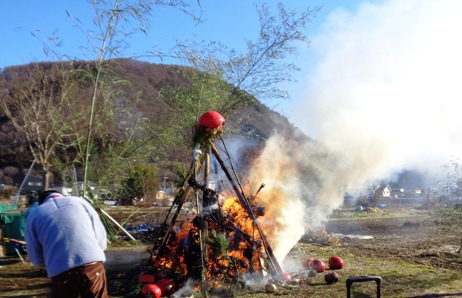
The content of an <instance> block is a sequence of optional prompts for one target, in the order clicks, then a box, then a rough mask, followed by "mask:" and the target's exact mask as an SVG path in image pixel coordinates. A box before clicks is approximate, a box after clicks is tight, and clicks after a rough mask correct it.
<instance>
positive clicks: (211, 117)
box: [197, 111, 226, 129]
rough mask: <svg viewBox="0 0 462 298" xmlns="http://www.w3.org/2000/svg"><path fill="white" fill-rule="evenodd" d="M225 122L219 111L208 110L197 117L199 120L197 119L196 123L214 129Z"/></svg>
mask: <svg viewBox="0 0 462 298" xmlns="http://www.w3.org/2000/svg"><path fill="white" fill-rule="evenodd" d="M225 122H226V121H225V118H224V117H223V116H222V115H221V114H220V113H218V112H215V111H208V112H205V113H204V114H202V116H200V117H199V120H197V125H198V126H205V127H208V128H212V129H214V128H219V127H221V126H223V125H225Z"/></svg>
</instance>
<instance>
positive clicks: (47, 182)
mask: <svg viewBox="0 0 462 298" xmlns="http://www.w3.org/2000/svg"><path fill="white" fill-rule="evenodd" d="M50 178H51V172H49V171H47V170H45V173H44V174H43V190H44V191H45V190H48V189H49V188H50V180H51V179H50Z"/></svg>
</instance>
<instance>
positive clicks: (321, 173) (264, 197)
mask: <svg viewBox="0 0 462 298" xmlns="http://www.w3.org/2000/svg"><path fill="white" fill-rule="evenodd" d="M460 11H462V2H460V1H457V0H455V1H450V0H442V1H423V0H409V1H401V0H390V1H380V2H377V4H371V3H368V2H364V3H363V4H362V5H360V6H358V8H357V10H355V11H346V10H337V11H335V12H333V13H332V14H331V15H330V16H329V17H328V19H327V21H326V22H325V23H324V24H323V26H322V27H321V30H320V32H319V34H317V35H316V36H314V37H313V38H312V44H311V45H312V48H311V51H314V58H315V59H314V61H316V62H315V65H314V67H313V66H312V65H310V67H313V68H312V70H311V71H310V74H309V77H308V78H307V79H306V81H305V82H303V83H305V84H306V85H307V89H306V92H305V94H303V96H300V97H299V98H297V99H296V100H295V101H294V104H295V106H294V108H293V110H294V111H296V112H293V113H292V115H289V118H290V119H291V121H294V123H295V124H296V125H297V126H298V127H299V128H300V129H302V130H303V131H304V132H305V134H306V135H308V136H310V137H312V138H314V139H315V140H316V141H313V142H305V143H303V144H300V143H295V142H293V141H292V140H288V139H286V138H285V137H284V136H282V135H280V134H275V135H274V136H273V137H272V138H271V139H270V140H268V142H267V145H266V148H265V149H264V151H263V152H262V154H261V156H260V158H259V160H258V161H257V164H256V165H255V166H254V167H253V168H252V171H253V172H252V173H251V177H250V181H259V182H261V181H264V182H265V183H266V187H265V189H264V190H262V192H261V195H259V200H260V201H261V202H263V204H264V205H265V206H266V208H267V214H266V217H265V218H271V219H272V220H274V221H271V222H265V221H264V220H263V222H262V224H267V225H271V226H272V227H271V228H270V229H267V230H269V231H271V232H270V233H271V234H272V235H271V236H272V237H271V239H272V242H273V243H272V246H273V249H274V251H275V254H276V256H277V257H278V259H279V260H282V259H283V258H284V257H285V255H286V254H287V253H288V251H289V250H290V249H291V248H292V247H293V246H294V244H295V243H296V242H297V241H298V240H299V238H300V236H302V235H303V233H304V230H305V228H307V227H310V226H316V225H319V224H321V223H322V221H323V220H324V219H326V217H327V216H328V215H329V214H330V213H331V212H332V211H333V210H334V209H335V208H337V207H339V206H341V205H342V204H343V190H345V189H348V188H355V187H364V186H366V185H367V184H368V183H369V182H370V181H374V180H376V179H386V178H387V177H390V176H391V175H393V173H396V172H398V171H400V170H403V169H414V170H418V171H421V172H424V173H427V174H435V175H437V174H438V173H439V171H440V170H441V166H442V165H443V164H445V163H447V161H448V160H449V159H450V158H451V157H454V156H457V155H458V154H460V152H462V135H461V134H460V131H461V128H462V120H461V119H462V117H460V115H459V114H460V111H461V110H462V100H461V99H462V88H460V82H461V81H462V80H461V79H462V71H461V70H462V55H460V53H462V42H461V41H460V40H459V38H458V36H459V28H462V18H460V16H459V13H460ZM308 54H310V53H308ZM311 54H313V53H312V52H311ZM259 182H258V183H259ZM255 188H258V185H256V186H255Z"/></svg>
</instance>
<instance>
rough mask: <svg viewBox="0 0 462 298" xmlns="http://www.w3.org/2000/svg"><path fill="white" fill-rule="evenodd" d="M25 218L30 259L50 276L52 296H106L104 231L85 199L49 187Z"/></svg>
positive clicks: (105, 240) (94, 211) (105, 244)
mask: <svg viewBox="0 0 462 298" xmlns="http://www.w3.org/2000/svg"><path fill="white" fill-rule="evenodd" d="M38 204H39V206H38V207H35V208H34V211H33V212H31V213H30V214H29V216H28V218H27V220H26V229H25V240H26V248H27V254H28V256H29V259H30V261H31V262H32V263H33V264H34V265H35V266H37V267H39V268H41V269H44V270H46V272H47V274H48V277H50V278H51V297H108V293H107V284H106V272H105V269H104V264H103V263H104V262H105V260H106V256H105V253H104V250H105V249H106V246H107V234H106V229H105V228H104V225H103V224H102V222H101V220H100V217H99V215H98V213H97V212H96V210H95V209H94V208H93V207H92V206H91V205H90V203H88V202H87V201H86V200H84V199H82V198H79V197H73V196H63V195H62V194H61V193H59V192H57V191H54V190H50V191H45V192H43V193H42V194H40V196H39V198H38Z"/></svg>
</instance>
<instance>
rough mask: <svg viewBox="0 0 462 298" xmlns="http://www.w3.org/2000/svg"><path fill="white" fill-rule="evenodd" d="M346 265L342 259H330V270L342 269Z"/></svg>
mask: <svg viewBox="0 0 462 298" xmlns="http://www.w3.org/2000/svg"><path fill="white" fill-rule="evenodd" d="M344 265H345V264H344V262H343V260H342V258H341V257H338V256H333V257H330V259H329V268H330V269H332V270H338V269H342V268H343V266H344Z"/></svg>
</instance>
